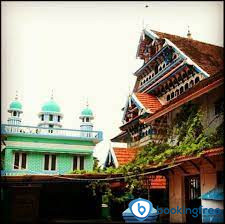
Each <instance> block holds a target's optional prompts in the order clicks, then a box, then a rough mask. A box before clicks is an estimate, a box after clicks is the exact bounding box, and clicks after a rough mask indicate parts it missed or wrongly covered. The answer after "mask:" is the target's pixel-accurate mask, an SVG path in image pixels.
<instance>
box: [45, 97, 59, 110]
mask: <svg viewBox="0 0 225 224" xmlns="http://www.w3.org/2000/svg"><path fill="white" fill-rule="evenodd" d="M41 109H42V111H43V112H60V107H59V105H58V104H57V103H56V102H55V101H54V100H50V101H48V102H47V103H45V104H44V105H43V106H42V108H41Z"/></svg>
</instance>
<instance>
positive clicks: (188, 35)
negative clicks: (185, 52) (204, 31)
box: [187, 26, 192, 39]
mask: <svg viewBox="0 0 225 224" xmlns="http://www.w3.org/2000/svg"><path fill="white" fill-rule="evenodd" d="M187 37H188V39H192V36H191V32H190V27H189V26H188V33H187Z"/></svg>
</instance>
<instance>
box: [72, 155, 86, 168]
mask: <svg viewBox="0 0 225 224" xmlns="http://www.w3.org/2000/svg"><path fill="white" fill-rule="evenodd" d="M83 169H84V156H74V157H73V170H83Z"/></svg>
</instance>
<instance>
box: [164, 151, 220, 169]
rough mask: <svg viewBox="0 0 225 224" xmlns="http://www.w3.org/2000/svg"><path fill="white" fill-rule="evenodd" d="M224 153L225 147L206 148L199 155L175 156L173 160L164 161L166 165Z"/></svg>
mask: <svg viewBox="0 0 225 224" xmlns="http://www.w3.org/2000/svg"><path fill="white" fill-rule="evenodd" d="M222 154H224V147H219V148H211V149H205V150H203V151H202V153H201V154H200V155H198V156H196V155H194V156H193V155H190V156H189V155H187V156H177V157H175V158H173V160H167V161H166V162H165V163H164V165H168V164H170V163H173V162H175V163H180V162H185V161H188V160H193V159H197V158H200V157H202V156H206V157H211V156H218V155H222Z"/></svg>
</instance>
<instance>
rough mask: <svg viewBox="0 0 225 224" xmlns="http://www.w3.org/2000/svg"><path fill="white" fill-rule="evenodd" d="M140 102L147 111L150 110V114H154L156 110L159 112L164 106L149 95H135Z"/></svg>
mask: <svg viewBox="0 0 225 224" xmlns="http://www.w3.org/2000/svg"><path fill="white" fill-rule="evenodd" d="M134 94H135V96H136V97H137V98H138V100H139V101H140V102H141V103H142V104H143V106H144V107H145V108H146V109H149V110H150V112H152V113H154V112H155V111H156V110H159V109H160V108H161V107H162V104H161V103H160V102H159V100H158V99H157V97H156V96H154V95H151V94H148V93H134Z"/></svg>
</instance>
